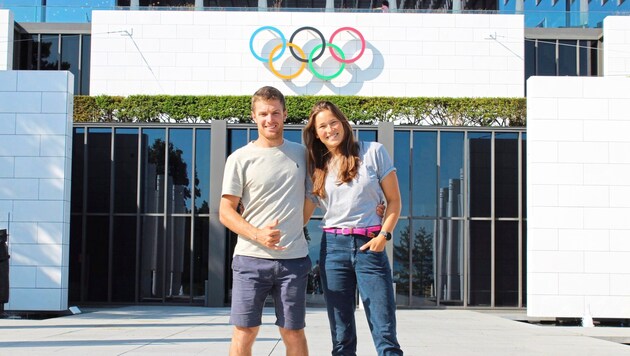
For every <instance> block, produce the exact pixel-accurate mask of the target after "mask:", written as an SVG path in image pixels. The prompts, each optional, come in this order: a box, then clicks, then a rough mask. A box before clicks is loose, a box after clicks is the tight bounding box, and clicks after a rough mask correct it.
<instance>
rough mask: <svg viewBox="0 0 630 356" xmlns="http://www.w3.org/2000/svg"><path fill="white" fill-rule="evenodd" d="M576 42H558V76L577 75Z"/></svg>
mask: <svg viewBox="0 0 630 356" xmlns="http://www.w3.org/2000/svg"><path fill="white" fill-rule="evenodd" d="M577 53H578V52H577V41H575V40H560V41H558V75H560V76H564V75H569V76H576V75H577V74H578V73H577V65H578V63H577Z"/></svg>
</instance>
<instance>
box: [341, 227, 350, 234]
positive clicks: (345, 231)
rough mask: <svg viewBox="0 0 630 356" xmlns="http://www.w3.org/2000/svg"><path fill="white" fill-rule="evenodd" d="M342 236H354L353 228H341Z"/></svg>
mask: <svg viewBox="0 0 630 356" xmlns="http://www.w3.org/2000/svg"><path fill="white" fill-rule="evenodd" d="M341 234H342V235H352V228H351V227H342V228H341Z"/></svg>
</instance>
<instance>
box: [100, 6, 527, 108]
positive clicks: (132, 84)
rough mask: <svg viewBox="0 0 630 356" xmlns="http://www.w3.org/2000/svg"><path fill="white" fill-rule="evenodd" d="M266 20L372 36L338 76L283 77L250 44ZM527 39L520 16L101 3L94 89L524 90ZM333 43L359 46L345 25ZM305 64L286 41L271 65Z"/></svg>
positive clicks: (350, 53) (259, 39) (273, 38)
mask: <svg viewBox="0 0 630 356" xmlns="http://www.w3.org/2000/svg"><path fill="white" fill-rule="evenodd" d="M268 25H272V26H274V27H276V28H278V29H279V30H280V31H281V32H282V34H283V35H284V36H285V37H286V40H287V41H289V40H290V36H291V34H292V33H293V32H294V31H295V30H296V29H298V28H300V27H302V26H313V27H315V28H317V29H318V30H320V31H321V32H322V34H323V36H324V37H325V39H326V40H329V39H330V36H331V35H332V34H333V33H334V32H335V31H336V30H337V29H339V28H341V27H346V26H350V27H354V28H356V29H358V30H359V31H360V32H361V34H362V35H363V36H364V38H365V40H366V48H365V52H364V54H363V57H361V58H360V59H359V60H357V61H356V62H354V63H352V64H348V65H346V67H345V69H344V71H343V74H342V75H340V76H339V77H337V78H334V79H330V80H322V79H319V78H317V77H316V76H314V75H313V74H311V73H309V70H310V69H309V68H307V69H305V71H304V72H303V73H302V74H301V75H299V76H297V77H295V78H292V79H281V78H279V77H277V76H276V75H274V74H273V73H272V71H271V70H270V65H269V64H267V63H263V62H261V61H259V60H258V59H256V58H255V57H254V56H253V55H252V54H251V53H250V38H251V36H252V34H253V33H254V31H256V30H257V29H258V28H260V27H262V26H268ZM114 31H115V32H116V33H111V32H114ZM277 36H278V35H277V34H275V33H272V32H271V31H262V32H260V33H259V34H258V35H257V36H256V37H255V38H254V41H253V42H252V47H253V48H254V51H255V53H257V54H259V55H263V57H265V58H266V57H267V56H268V55H269V53H270V52H271V50H272V49H273V47H274V46H275V45H276V44H277V43H280V42H279V40H278V39H277ZM134 41H135V43H134ZM523 41H524V29H523V17H522V16H521V15H496V14H493V15H469V14H405V13H390V14H380V13H379V14H375V13H374V14H372V13H361V14H357V13H318V14H317V16H313V15H312V14H305V13H290V12H270V13H264V14H261V13H258V12H232V11H227V12H226V11H216V12H215V11H204V12H181V11H160V12H159V13H152V12H146V11H126V12H125V13H124V14H120V12H119V11H94V13H93V20H92V58H94V59H95V60H93V61H92V63H91V76H92V78H93V79H94V80H92V81H91V83H90V93H91V94H92V95H99V94H110V95H132V94H192V95H199V94H202V95H203V94H208V95H250V94H251V93H253V92H254V91H255V90H256V89H258V88H259V87H261V86H264V85H274V86H276V87H278V88H279V89H280V90H282V91H283V92H284V93H285V94H287V95H297V94H311V95H337V94H340V95H365V96H397V97H408V96H432V97H439V96H450V97H522V96H523V94H524V85H523V80H522V78H523V76H524V72H523V64H522V58H523V51H524V46H523ZM294 42H295V43H296V44H297V45H299V46H300V47H303V48H304V51H305V52H306V53H307V54H308V53H311V50H312V49H313V48H314V47H315V46H316V45H318V44H319V43H320V40H319V37H317V35H315V34H314V33H313V32H310V31H304V32H300V33H299V34H298V35H297V36H296V38H295V39H294ZM333 43H334V44H337V45H339V46H341V48H342V49H343V51H344V53H346V56H347V58H354V57H355V56H356V55H357V54H358V52H359V47H361V46H360V41H359V40H358V38H357V36H356V34H352V33H350V32H346V31H342V32H340V33H339V34H338V35H336V37H335V38H334V40H333ZM277 53H279V52H277ZM475 63H477V64H484V65H474V64H475ZM487 63H496V64H497V65H486V64H487ZM300 64H301V63H300V62H298V61H297V60H296V59H294V58H293V57H292V56H291V54H290V52H289V49H287V50H286V51H285V53H284V54H283V55H282V56H281V57H279V58H278V59H277V60H275V61H274V62H273V67H274V68H276V69H277V70H278V71H280V72H281V73H282V74H283V75H290V74H291V73H296V71H297V70H298V69H299V67H300ZM340 65H341V63H339V62H337V61H336V60H335V59H334V58H332V56H331V55H330V54H329V52H328V51H326V52H325V53H324V56H323V57H322V58H320V59H319V60H317V61H315V62H314V67H315V68H316V70H320V71H323V73H324V74H325V75H330V74H332V73H334V72H336V71H337V69H338V68H340ZM121 67H124V68H121ZM125 69H128V70H130V72H125ZM117 72H118V73H119V74H116V73H117ZM121 72H122V73H121ZM392 83H395V85H392Z"/></svg>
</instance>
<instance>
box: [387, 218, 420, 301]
mask: <svg viewBox="0 0 630 356" xmlns="http://www.w3.org/2000/svg"><path fill="white" fill-rule="evenodd" d="M410 229H411V227H410V226H409V220H407V219H400V220H398V223H397V224H396V230H395V233H394V236H393V241H394V250H393V256H394V258H393V260H394V261H393V266H394V267H393V268H394V270H393V277H394V283H395V284H396V305H403V306H408V305H411V299H410V298H411V294H410V291H411V283H412V277H411V275H410V272H411V266H412V264H411V249H412V248H413V246H412V242H411V237H410V235H411V234H410ZM420 270H421V269H420Z"/></svg>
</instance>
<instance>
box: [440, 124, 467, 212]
mask: <svg viewBox="0 0 630 356" xmlns="http://www.w3.org/2000/svg"><path fill="white" fill-rule="evenodd" d="M463 179H464V133H463V132H442V134H441V136H440V186H439V190H440V192H439V194H440V195H439V197H440V202H439V206H440V213H439V215H440V216H441V217H453V216H462V215H463V210H464V204H463V191H462V190H463V189H462V187H463V186H462V182H463Z"/></svg>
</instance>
